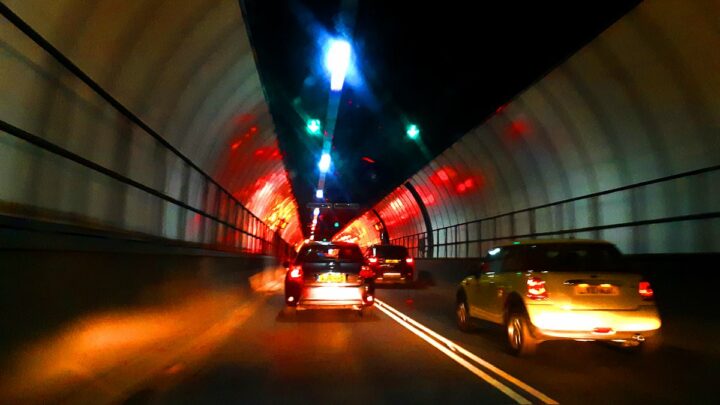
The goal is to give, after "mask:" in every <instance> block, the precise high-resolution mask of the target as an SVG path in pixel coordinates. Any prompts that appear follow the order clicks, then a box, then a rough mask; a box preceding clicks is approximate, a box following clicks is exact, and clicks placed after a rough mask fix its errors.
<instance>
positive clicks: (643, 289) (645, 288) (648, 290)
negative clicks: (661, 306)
mask: <svg viewBox="0 0 720 405" xmlns="http://www.w3.org/2000/svg"><path fill="white" fill-rule="evenodd" d="M638 294H640V296H641V297H642V299H644V300H651V299H653V297H654V296H655V292H654V291H653V289H652V287H651V286H650V282H648V281H641V282H640V284H638Z"/></svg>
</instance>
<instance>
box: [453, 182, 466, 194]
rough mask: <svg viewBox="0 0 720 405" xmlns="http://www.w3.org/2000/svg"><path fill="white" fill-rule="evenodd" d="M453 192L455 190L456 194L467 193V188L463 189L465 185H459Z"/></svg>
mask: <svg viewBox="0 0 720 405" xmlns="http://www.w3.org/2000/svg"><path fill="white" fill-rule="evenodd" d="M455 190H457V192H458V193H460V194H462V193H464V192H465V191H467V187H465V183H460V184H458V185H457V186H456V187H455Z"/></svg>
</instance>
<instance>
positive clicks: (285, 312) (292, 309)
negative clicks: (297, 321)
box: [283, 305, 297, 318]
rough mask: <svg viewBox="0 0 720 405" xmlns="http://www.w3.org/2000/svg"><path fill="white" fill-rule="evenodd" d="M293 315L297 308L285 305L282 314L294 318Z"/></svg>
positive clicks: (295, 313)
mask: <svg viewBox="0 0 720 405" xmlns="http://www.w3.org/2000/svg"><path fill="white" fill-rule="evenodd" d="M295 315H297V308H295V307H293V306H290V305H286V306H285V308H283V316H284V317H285V318H294V317H295Z"/></svg>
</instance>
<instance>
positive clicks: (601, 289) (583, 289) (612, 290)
mask: <svg viewBox="0 0 720 405" xmlns="http://www.w3.org/2000/svg"><path fill="white" fill-rule="evenodd" d="M619 293H620V290H619V289H618V287H617V286H614V285H578V286H576V287H575V294H577V295H618V294H619Z"/></svg>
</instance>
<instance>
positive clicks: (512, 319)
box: [505, 311, 538, 357]
mask: <svg viewBox="0 0 720 405" xmlns="http://www.w3.org/2000/svg"><path fill="white" fill-rule="evenodd" d="M530 328H531V325H530V321H529V320H528V317H527V315H526V314H525V313H524V312H519V311H517V312H512V313H510V316H508V318H507V321H506V322H505V329H506V331H507V342H508V348H509V349H510V353H512V354H514V355H516V356H520V357H522V356H530V355H532V354H534V353H535V350H536V349H537V345H538V341H537V340H536V339H535V338H534V337H533V336H532V332H531V331H530Z"/></svg>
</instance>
